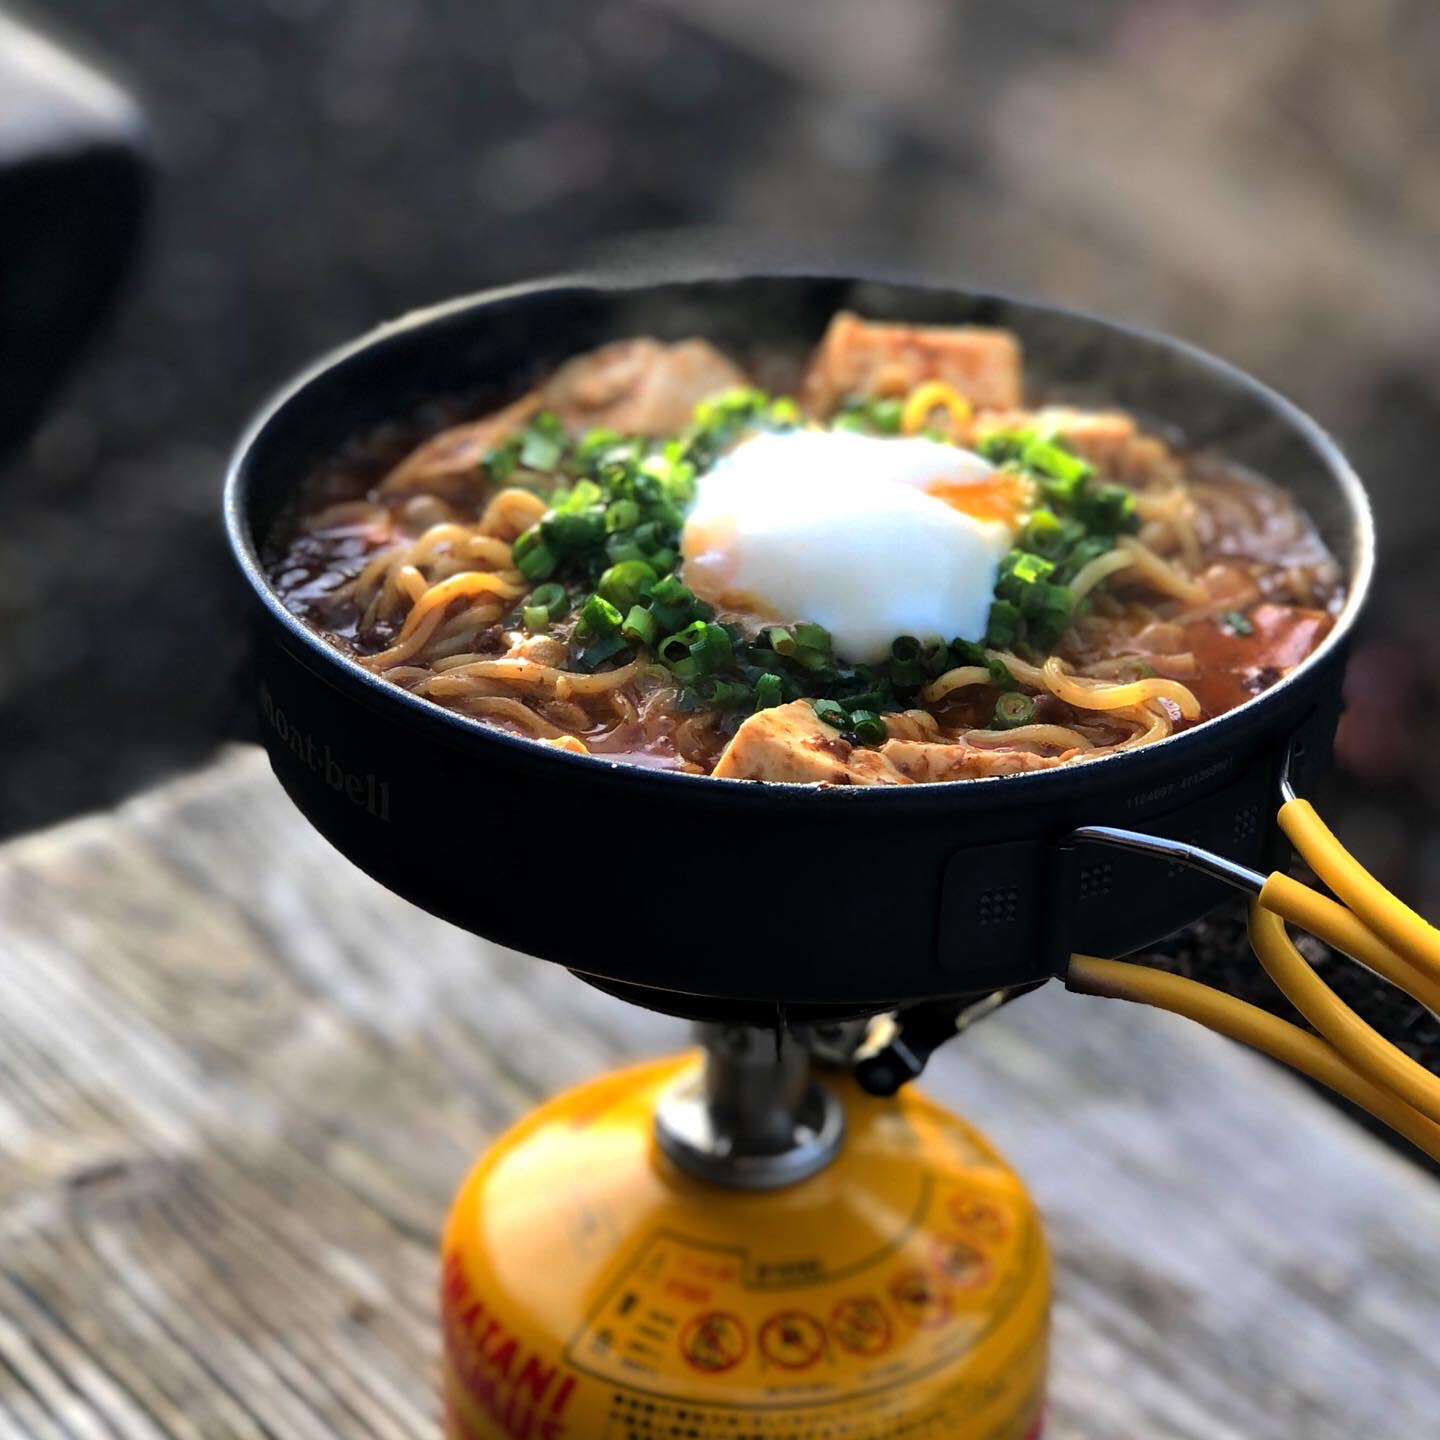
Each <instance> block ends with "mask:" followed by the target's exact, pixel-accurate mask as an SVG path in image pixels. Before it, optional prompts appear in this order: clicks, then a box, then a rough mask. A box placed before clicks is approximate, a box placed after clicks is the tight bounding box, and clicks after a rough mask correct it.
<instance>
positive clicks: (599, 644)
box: [580, 635, 625, 670]
mask: <svg viewBox="0 0 1440 1440" xmlns="http://www.w3.org/2000/svg"><path fill="white" fill-rule="evenodd" d="M624 649H625V641H624V640H623V639H622V638H621V637H620V636H619V635H606V636H604V637H602V638H601V639H599V640H595V641H592V642H591V643H590V644H588V645H586V646H585V647H584V649H582V650H581V651H580V663H581V664H582V665H583V666H584V667H585V668H586V669H587V670H594V669H595V668H596V667H597V666H600V665H603V664H604V663H605V662H606V661H607V660H611V659H613V658H614V657H615V656H616V655H618V654H619V653H620V652H621V651H622V650H624Z"/></svg>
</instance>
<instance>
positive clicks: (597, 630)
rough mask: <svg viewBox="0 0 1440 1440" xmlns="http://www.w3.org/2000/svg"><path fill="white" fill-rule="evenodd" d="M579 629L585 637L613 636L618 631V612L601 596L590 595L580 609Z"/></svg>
mask: <svg viewBox="0 0 1440 1440" xmlns="http://www.w3.org/2000/svg"><path fill="white" fill-rule="evenodd" d="M580 628H581V629H582V630H583V631H584V633H585V635H587V636H590V635H594V636H597V637H604V636H607V635H614V634H615V633H616V632H617V631H618V630H619V629H620V612H619V611H618V610H617V609H616V608H615V607H614V606H613V605H612V604H611V603H610V602H609V601H608V600H607V599H606V598H605V597H604V596H603V595H592V596H591V597H590V598H589V599H588V600H587V601H586V602H585V603H584V605H582V606H581V607H580ZM612 653H613V652H612Z"/></svg>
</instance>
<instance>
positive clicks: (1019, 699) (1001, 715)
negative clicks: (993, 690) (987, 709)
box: [991, 690, 1035, 730]
mask: <svg viewBox="0 0 1440 1440" xmlns="http://www.w3.org/2000/svg"><path fill="white" fill-rule="evenodd" d="M1034 719H1035V702H1034V701H1033V700H1032V699H1031V698H1030V697H1029V696H1028V695H1026V694H1024V693H1022V692H1021V691H1019V690H1007V691H1006V692H1005V694H1003V695H1001V696H1000V698H999V699H998V700H996V702H995V719H994V720H993V721H992V722H991V724H992V728H994V729H996V730H1014V729H1017V728H1018V727H1019V726H1021V725H1029V724H1031V723H1032V722H1033V721H1034Z"/></svg>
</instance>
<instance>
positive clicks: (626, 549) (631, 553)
mask: <svg viewBox="0 0 1440 1440" xmlns="http://www.w3.org/2000/svg"><path fill="white" fill-rule="evenodd" d="M605 557H606V559H608V560H609V561H610V562H611V564H614V565H623V564H625V562H626V561H627V560H638V561H639V562H640V563H641V564H642V565H648V564H649V563H650V555H649V552H648V551H646V550H644V549H642V548H641V547H640V546H639V545H637V544H636V543H635V538H634V534H633V532H631V531H626V530H617V531H616V532H615V533H614V534H613V535H612V536H611V537H610V538H609V539H608V540H607V541H606V542H605Z"/></svg>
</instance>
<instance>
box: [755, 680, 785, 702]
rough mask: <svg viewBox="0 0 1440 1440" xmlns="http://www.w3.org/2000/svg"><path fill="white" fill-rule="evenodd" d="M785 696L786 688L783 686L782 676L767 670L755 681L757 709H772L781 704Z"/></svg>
mask: <svg viewBox="0 0 1440 1440" xmlns="http://www.w3.org/2000/svg"><path fill="white" fill-rule="evenodd" d="M784 698H785V695H784V690H783V689H782V688H781V684H780V677H779V676H778V675H776V674H773V673H772V672H771V671H769V670H767V671H766V672H765V673H764V674H763V675H762V676H761V677H760V678H759V679H758V680H757V681H756V682H755V708H756V709H757V710H770V709H773V708H774V707H775V706H776V705H779V704H780V703H781V701H782V700H783V699H784Z"/></svg>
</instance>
